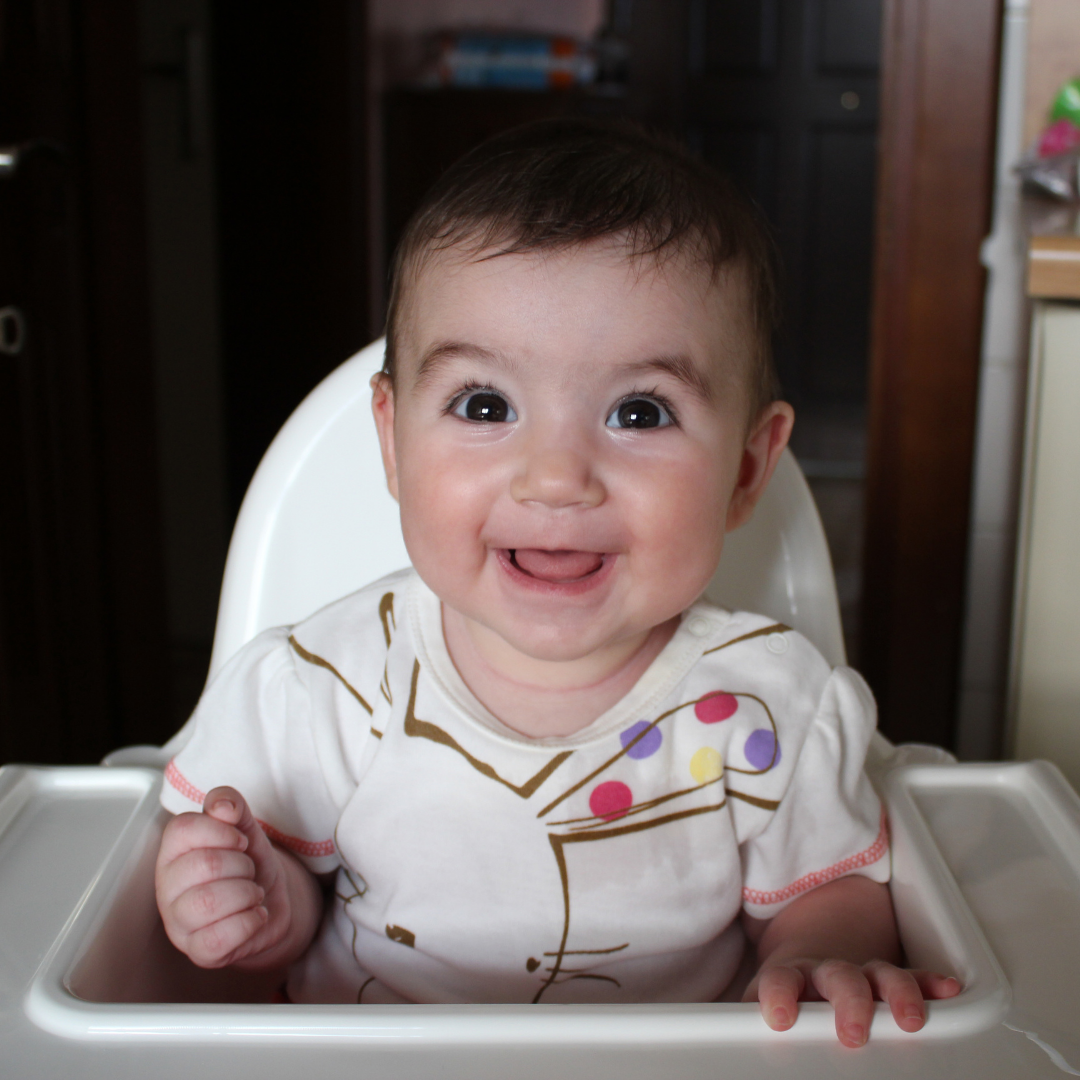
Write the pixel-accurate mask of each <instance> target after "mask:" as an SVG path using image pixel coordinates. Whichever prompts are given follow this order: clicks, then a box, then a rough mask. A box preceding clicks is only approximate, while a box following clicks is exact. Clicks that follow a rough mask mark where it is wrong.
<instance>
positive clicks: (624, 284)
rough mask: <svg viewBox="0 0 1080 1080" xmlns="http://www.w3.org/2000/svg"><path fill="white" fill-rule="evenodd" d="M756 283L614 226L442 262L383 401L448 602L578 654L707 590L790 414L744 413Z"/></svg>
mask: <svg viewBox="0 0 1080 1080" xmlns="http://www.w3.org/2000/svg"><path fill="white" fill-rule="evenodd" d="M744 289H745V286H744V283H743V281H742V276H741V274H740V273H738V272H737V271H733V272H731V273H730V274H728V275H727V276H726V277H723V278H722V279H721V281H720V282H719V283H718V284H710V282H709V279H708V277H707V275H706V274H704V273H703V272H701V271H699V270H698V269H696V268H695V267H693V266H691V265H689V264H688V263H687V262H685V261H684V260H683V259H681V258H675V259H671V260H669V261H668V262H666V263H665V264H664V265H663V266H662V267H657V266H655V265H654V264H653V263H652V262H651V261H648V260H646V261H645V262H641V263H635V262H631V261H628V259H627V258H626V256H625V254H624V252H623V250H622V248H621V246H620V245H616V244H612V243H606V242H599V243H596V244H593V245H590V246H588V247H585V248H577V249H573V250H570V251H565V252H559V253H556V254H546V253H541V254H526V255H503V256H498V257H495V258H491V259H488V260H486V261H476V260H475V259H468V258H466V257H464V256H463V255H462V254H461V253H458V252H454V251H451V252H446V253H442V254H440V255H438V256H436V257H435V258H433V259H431V260H430V261H429V262H428V264H427V265H426V266H425V267H424V269H423V271H422V273H421V275H420V278H419V280H418V281H417V282H416V284H415V285H414V287H413V289H412V290H411V292H410V295H409V297H408V302H407V307H406V310H405V312H404V316H405V317H404V319H403V320H402V322H403V324H404V325H403V329H402V332H401V335H400V339H399V343H398V353H397V365H398V367H397V372H396V386H395V387H394V388H393V389H391V387H390V385H389V380H388V379H387V378H386V377H385V376H377V377H376V379H375V380H374V381H373V384H374V386H375V399H374V407H375V413H376V420H377V422H378V424H379V427H380V436H381V438H382V443H383V455H384V461H385V464H386V468H387V478H388V482H389V485H390V490H391V491H392V493H393V494H394V496H395V497H396V498H397V499H398V501H399V502H400V504H401V522H402V529H403V531H404V536H405V543H406V546H407V547H408V550H409V554H410V556H411V558H412V561H413V565H414V567H415V568H416V570H417V572H418V573H419V574H420V576H421V578H422V579H423V580H424V581H425V582H426V583H427V584H428V586H429V587H430V588H431V589H432V590H433V591H434V592H435V593H436V594H437V595H438V596H439V597H440V599H441V600H442V601H443V603H444V604H446V605H449V606H450V607H452V608H453V609H455V610H456V611H457V612H458V613H459V614H461V615H462V616H463V617H464V618H465V620H466V621H467V622H468V621H472V622H475V623H477V624H479V625H480V626H482V627H486V628H487V629H488V630H490V631H494V632H495V633H496V634H497V635H498V636H499V637H500V638H501V639H502V640H503V642H505V643H506V644H507V645H509V646H510V647H511V649H512V650H514V651H516V652H518V653H522V654H524V655H525V656H527V657H531V658H533V659H538V660H548V661H573V660H579V659H582V658H585V657H588V656H590V655H591V654H596V653H597V652H598V651H602V650H604V649H605V648H609V647H610V646H612V645H613V644H615V643H619V642H624V641H629V640H632V639H634V638H635V637H640V636H641V635H643V634H646V633H647V632H648V631H649V630H651V629H652V628H653V627H656V626H659V625H660V624H662V623H665V622H667V621H668V620H670V619H671V618H672V617H673V616H675V615H677V614H678V613H679V612H681V611H683V610H684V609H685V608H686V607H687V606H688V605H689V604H691V603H692V602H693V601H694V600H695V599H697V597H698V596H699V595H700V594H701V592H702V591H703V590H704V588H705V586H706V584H707V583H708V581H709V578H710V577H711V576H712V574H713V572H714V570H715V569H716V566H717V562H718V560H719V558H720V551H721V547H722V545H723V539H724V533H725V531H726V530H728V529H730V528H733V527H735V526H737V525H739V524H742V522H743V521H744V520H745V519H746V518H747V517H748V516H749V514H750V512H751V511H752V508H753V503H754V501H755V500H756V498H757V496H758V495H759V494H760V491H761V490H763V488H764V484H765V483H766V482H767V480H768V474H769V473H771V470H772V466H773V465H774V464H775V458H776V456H778V454H779V452H780V450H781V449H782V448H783V445H784V443H785V442H786V440H787V434H788V432H789V430H790V409H789V408H788V407H787V406H786V405H782V403H778V405H776V406H770V407H769V409H767V410H766V413H763V414H762V416H761V417H758V418H755V419H754V420H753V422H751V423H750V425H749V430H748V423H747V409H748V405H747V393H746V390H745V387H744V383H745V378H744V377H743V375H742V373H744V372H745V371H746V370H747V368H748V360H747V357H748V355H749V351H750V350H751V349H752V348H753V338H752V334H751V328H750V322H749V316H748V303H747V300H746V295H745V291H744ZM785 410H786V411H785Z"/></svg>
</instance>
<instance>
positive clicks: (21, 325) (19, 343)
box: [0, 304, 26, 356]
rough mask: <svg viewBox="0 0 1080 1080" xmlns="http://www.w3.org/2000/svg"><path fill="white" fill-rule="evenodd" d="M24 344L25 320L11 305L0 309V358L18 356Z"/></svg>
mask: <svg viewBox="0 0 1080 1080" xmlns="http://www.w3.org/2000/svg"><path fill="white" fill-rule="evenodd" d="M25 344H26V320H25V319H24V318H23V313H22V312H21V311H20V310H19V309H18V308H17V307H14V306H13V305H11V304H9V305H8V306H7V307H2V308H0V356H18V355H19V353H21V352H22V351H23V346H24V345H25Z"/></svg>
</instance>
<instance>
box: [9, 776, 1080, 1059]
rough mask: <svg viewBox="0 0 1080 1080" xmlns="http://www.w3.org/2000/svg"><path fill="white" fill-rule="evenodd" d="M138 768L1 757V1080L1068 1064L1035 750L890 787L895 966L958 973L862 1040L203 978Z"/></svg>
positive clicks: (1052, 780) (1071, 958) (1075, 989)
mask: <svg viewBox="0 0 1080 1080" xmlns="http://www.w3.org/2000/svg"><path fill="white" fill-rule="evenodd" d="M160 784H161V774H160V773H158V772H157V771H155V770H152V769H126V768H102V767H94V768H32V767H23V766H7V767H5V768H3V769H0V1076H2V1077H4V1078H5V1080H8V1078H10V1080H18V1078H23V1077H31V1076H33V1077H38V1076H41V1075H45V1076H65V1077H67V1076H72V1077H88V1078H89V1077H108V1078H109V1080H120V1078H126V1077H143V1076H147V1075H151V1074H153V1075H154V1076H155V1077H160V1078H162V1080H169V1078H172V1077H176V1078H180V1077H184V1078H189V1077H190V1076H192V1075H193V1074H197V1075H199V1076H201V1077H207V1078H210V1077H218V1076H221V1077H225V1076H228V1077H236V1076H238V1075H239V1076H254V1075H258V1076H261V1077H268V1078H275V1077H293V1076H297V1077H299V1076H302V1077H305V1078H310V1077H311V1076H313V1075H315V1076H322V1075H330V1073H331V1071H334V1072H337V1071H339V1070H340V1071H341V1072H342V1073H345V1072H346V1071H348V1073H350V1074H357V1075H360V1076H363V1077H365V1078H367V1077H371V1078H387V1080H396V1078H399V1077H401V1078H404V1077H425V1076H432V1075H438V1076H439V1077H448V1078H449V1077H462V1078H469V1080H481V1078H484V1077H489V1076H490V1077H499V1078H500V1080H502V1078H505V1077H506V1076H513V1077H515V1078H518V1077H521V1078H528V1077H537V1078H539V1077H543V1078H544V1080H550V1078H551V1077H552V1076H555V1075H563V1076H571V1077H577V1076H587V1077H589V1080H594V1078H595V1080H602V1078H607V1077H611V1078H615V1077H618V1078H619V1080H635V1078H638V1077H641V1078H644V1077H650V1078H651V1077H655V1076H658V1075H663V1076H665V1077H668V1078H671V1080H682V1078H687V1080H689V1078H692V1077H693V1078H697V1077H702V1078H704V1077H709V1078H715V1077H772V1076H776V1075H788V1074H789V1073H790V1074H797V1075H798V1076H799V1077H800V1080H815V1078H818V1077H822V1078H824V1077H830V1078H831V1077H836V1076H871V1075H872V1076H874V1077H876V1078H889V1077H894V1076H895V1077H900V1076H919V1077H920V1078H926V1080H933V1078H937V1077H940V1078H948V1080H955V1078H956V1077H957V1076H978V1077H981V1078H983V1077H985V1078H990V1080H994V1078H998V1077H1055V1078H1057V1077H1061V1076H1063V1075H1080V1039H1078V1037H1077V1036H1078V1031H1080V800H1078V799H1077V797H1076V795H1075V794H1074V793H1073V792H1072V790H1071V789H1070V788H1069V786H1068V785H1067V784H1066V782H1065V781H1064V779H1063V778H1062V777H1061V774H1060V773H1059V772H1058V771H1057V770H1056V769H1054V768H1053V766H1050V765H1048V764H1046V763H1043V762H1034V763H1029V764H992V765H918V766H909V767H905V768H900V769H896V770H894V771H892V772H891V773H889V774H888V775H887V776H886V777H885V779H884V781H883V791H884V794H885V798H886V801H887V804H888V810H889V817H890V822H891V827H892V835H893V865H894V874H893V885H892V889H893V897H894V902H895V905H896V909H897V917H898V920H899V922H900V927H901V934H902V937H903V939H904V943H905V947H906V949H907V952H908V957H909V961H910V962H911V963H912V964H913V965H916V966H927V967H934V968H937V969H939V970H944V971H946V972H948V973H952V974H956V975H957V976H958V977H959V978H960V979H961V981H962V982H963V984H964V991H963V993H961V994H960V995H959V996H958V997H957V998H954V999H953V1000H951V1001H944V1002H935V1003H931V1004H930V1006H929V1009H928V1012H929V1018H928V1021H927V1024H926V1027H925V1028H924V1029H923V1030H922V1031H921V1032H919V1033H917V1034H914V1035H910V1034H905V1033H903V1032H901V1031H900V1030H899V1029H898V1028H897V1027H896V1026H895V1024H894V1023H893V1022H892V1019H891V1017H890V1016H889V1015H888V1012H887V1010H886V1009H885V1007H884V1006H881V1005H879V1006H878V1009H877V1014H876V1016H875V1020H874V1024H873V1028H872V1034H871V1039H870V1042H869V1044H868V1045H867V1046H866V1047H864V1048H863V1049H861V1050H847V1049H845V1048H843V1047H841V1046H840V1045H839V1043H838V1042H837V1041H836V1038H835V1034H834V1031H833V1018H832V1012H831V1009H830V1007H829V1006H827V1005H822V1004H810V1005H804V1006H802V1010H801V1013H800V1016H799V1020H798V1022H797V1023H796V1025H795V1027H794V1028H793V1029H792V1030H791V1031H788V1032H785V1033H782V1034H781V1033H776V1032H772V1031H770V1030H769V1029H768V1028H767V1027H766V1026H765V1024H764V1022H763V1021H762V1020H761V1017H760V1014H759V1012H758V1008H757V1006H756V1005H739V1004H699V1005H628V1006H617V1005H606V1006H558V1005H540V1006H518V1005H501V1006H496V1005H470V1006H421V1005H415V1006H412V1005H409V1006H363V1007H352V1006H315V1005H274V1004H261V1003H258V1002H259V1001H260V999H262V1000H265V997H266V993H267V988H266V987H265V986H260V985H259V984H258V983H257V982H255V981H253V980H250V979H247V980H245V979H237V978H235V977H234V976H232V975H230V974H229V973H223V972H203V971H199V970H198V969H196V968H194V966H193V965H191V964H190V963H189V962H188V961H187V960H186V959H185V958H184V957H182V956H180V954H179V953H177V952H176V951H175V950H173V949H172V947H171V946H170V945H169V943H168V941H167V940H166V939H165V936H164V933H163V931H162V930H161V928H160V923H159V921H158V919H157V914H156V910H155V908H154V904H153V880H152V879H153V860H154V856H155V854H156V848H157V843H158V838H159V837H160V831H161V828H162V824H163V821H164V820H165V815H164V812H163V811H161V810H160V809H159V808H158V805H157V792H158V789H159V787H160Z"/></svg>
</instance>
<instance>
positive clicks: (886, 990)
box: [863, 960, 929, 1031]
mask: <svg viewBox="0 0 1080 1080" xmlns="http://www.w3.org/2000/svg"><path fill="white" fill-rule="evenodd" d="M863 971H864V972H865V973H866V977H867V978H868V979H869V980H870V985H871V987H872V988H873V990H874V996H875V997H877V998H880V999H881V1000H882V1001H884V1002H887V1003H888V1006H889V1010H890V1011H891V1012H892V1015H893V1019H894V1020H895V1021H896V1023H897V1025H898V1026H899V1027H900V1028H901V1029H902V1030H904V1031H918V1030H919V1029H920V1028H921V1027H922V1026H923V1024H925V1023H926V1006H925V1005H924V1004H923V991H922V988H921V987H920V985H919V982H918V980H917V979H916V978H915V972H911V971H905V970H904V969H903V968H898V967H895V966H894V965H893V964H887V963H886V962H885V961H884V960H874V961H872V962H871V963H869V964H866V965H864V967H863ZM923 974H929V972H924V973H923Z"/></svg>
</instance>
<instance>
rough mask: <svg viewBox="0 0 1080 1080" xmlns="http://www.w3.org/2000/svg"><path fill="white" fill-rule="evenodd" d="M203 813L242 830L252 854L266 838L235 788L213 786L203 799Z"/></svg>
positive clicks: (244, 800) (245, 801)
mask: <svg viewBox="0 0 1080 1080" xmlns="http://www.w3.org/2000/svg"><path fill="white" fill-rule="evenodd" d="M203 813H204V814H208V815H209V816H210V817H212V818H216V819H217V820H218V821H223V822H225V824H226V825H232V826H233V827H234V828H236V829H238V830H239V831H240V832H242V833H243V834H244V836H245V837H246V838H247V850H248V852H249V854H254V851H253V848H255V847H257V845H258V844H259V842H260V841H265V839H266V837H265V835H264V833H263V831H262V827H261V826H260V825H259V823H258V822H257V821H256V820H255V815H254V814H252V812H251V808H250V807H249V806H248V804H247V800H246V799H245V798H244V796H243V795H241V794H240V792H239V791H237V790H236V788H232V787H216V788H214V789H213V791H211V792H210V793H209V794H208V795H207V796H206V799H205V800H204V801H203Z"/></svg>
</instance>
